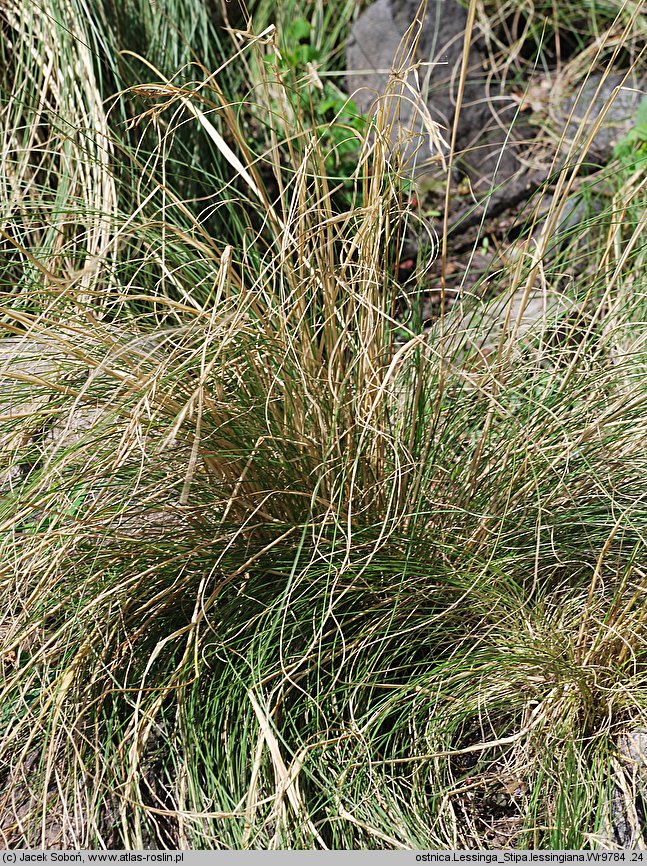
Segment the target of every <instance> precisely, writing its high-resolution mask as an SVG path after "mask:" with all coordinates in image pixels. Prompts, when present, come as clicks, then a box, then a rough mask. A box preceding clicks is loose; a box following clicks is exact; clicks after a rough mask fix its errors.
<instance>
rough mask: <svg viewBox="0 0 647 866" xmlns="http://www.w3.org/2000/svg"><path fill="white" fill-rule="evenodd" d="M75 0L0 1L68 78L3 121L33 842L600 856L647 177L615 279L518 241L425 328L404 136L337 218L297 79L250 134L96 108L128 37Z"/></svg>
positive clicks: (638, 629)
mask: <svg viewBox="0 0 647 866" xmlns="http://www.w3.org/2000/svg"><path fill="white" fill-rule="evenodd" d="M48 4H49V5H47V4H46V6H43V7H42V9H43V14H42V17H38V16H37V17H36V18H35V19H34V21H35V23H33V24H28V22H27V19H26V17H24V18H22V19H21V18H20V14H19V12H18V11H17V9H16V8H14V7H13V6H12V5H11V4H9V3H7V2H5V3H4V4H3V5H2V11H3V15H4V18H5V22H6V24H7V28H6V29H5V30H4V31H3V38H4V40H5V48H4V50H5V51H6V52H8V51H9V47H10V45H9V43H10V42H12V40H13V41H15V40H16V39H17V38H18V37H19V36H20V37H21V38H22V37H24V36H25V35H26V34H28V35H29V37H30V39H31V41H29V40H26V39H22V41H21V44H22V45H23V46H26V47H24V48H23V50H24V51H25V52H28V51H29V50H32V51H33V52H34V56H42V57H46V56H51V57H53V59H52V60H51V62H52V64H53V67H52V70H49V69H48V68H47V67H46V66H44V65H42V64H41V65H37V66H36V67H35V69H34V67H33V65H32V66H30V65H29V64H31V63H32V61H31V60H28V59H24V60H23V59H22V56H18V57H16V58H15V59H14V61H13V65H10V66H9V67H8V72H7V73H6V75H7V76H9V77H10V76H11V75H13V76H14V77H15V79H16V80H23V81H25V82H27V83H26V84H25V87H24V90H23V91H20V95H19V96H16V95H15V93H14V89H13V88H12V87H9V86H8V85H7V82H5V88H4V96H3V122H4V124H5V126H4V130H3V135H4V140H5V141H6V142H8V147H7V150H6V151H5V157H4V159H5V165H6V168H7V171H6V175H5V176H6V177H7V178H8V181H7V185H6V187H5V192H4V194H3V198H2V208H3V212H2V238H3V244H4V247H3V251H2V265H3V275H2V320H1V321H2V328H3V332H4V333H3V335H2V336H3V339H2V341H1V343H0V357H1V359H2V367H1V374H0V375H1V376H2V382H3V386H2V397H1V398H0V442H1V444H2V457H1V459H2V463H1V465H0V471H1V473H2V474H1V476H0V477H1V481H2V500H1V502H0V529H1V533H2V535H1V536H0V550H1V552H2V556H1V558H0V561H1V562H2V563H3V564H2V572H1V581H2V582H1V584H0V585H1V587H2V594H3V599H4V601H5V604H4V611H5V613H4V616H3V620H2V623H1V625H0V629H1V631H0V634H1V636H2V661H3V676H2V681H1V692H2V701H0V706H2V714H3V724H2V726H1V730H0V742H1V749H0V754H2V756H3V757H2V762H1V763H0V774H1V776H2V789H3V791H4V793H3V794H2V795H1V797H0V830H1V831H2V833H3V834H4V839H5V842H6V844H11V845H25V846H27V845H30V846H42V847H53V846H56V845H65V846H69V847H102V846H106V847H109V848H120V847H133V848H141V847H147V846H153V847H183V848H185V847H193V848H281V847H321V848H325V847H327V848H349V849H352V848H359V847H362V848H384V847H389V848H391V847H392V848H411V847H419V848H429V847H459V848H460V847H468V848H469V847H475V846H486V847H487V846H516V847H524V846H532V847H561V848H578V847H587V846H593V845H595V844H597V843H598V842H599V841H600V840H601V839H602V838H603V836H604V834H605V833H608V824H609V820H610V812H611V802H612V798H613V790H614V786H616V785H617V784H618V773H619V772H620V771H619V770H618V766H619V758H618V742H619V737H620V735H621V734H623V733H624V732H626V731H628V730H636V729H637V728H640V727H641V726H642V725H643V724H644V723H645V715H646V706H647V694H646V690H645V678H644V664H645V652H646V643H645V638H646V634H645V603H644V600H643V599H644V595H645V589H646V587H645V581H646V579H647V575H646V574H645V569H644V544H645V532H646V529H647V513H646V511H645V504H644V503H645V484H644V478H645V477H647V475H646V472H645V470H646V468H647V467H646V465H645V464H646V457H645V448H644V436H645V430H646V424H645V421H646V416H645V411H646V407H647V392H646V390H645V384H644V383H645V368H646V363H647V355H646V353H645V331H644V310H645V266H644V265H645V249H644V246H643V244H642V237H643V232H642V229H643V222H644V212H645V211H644V208H642V206H641V202H642V201H643V200H644V166H642V164H640V165H636V166H635V167H632V169H631V170H620V169H618V171H617V172H616V174H615V180H616V187H615V189H614V191H613V195H612V205H611V206H610V207H608V208H607V209H606V210H604V211H603V212H601V213H600V214H599V215H598V217H597V222H596V232H597V233H598V235H597V236H598V237H599V238H600V239H601V240H600V242H599V244H598V245H597V246H596V247H595V249H594V251H593V252H592V254H591V255H595V256H596V258H595V259H591V260H590V266H591V271H590V272H588V273H586V274H583V275H577V274H576V273H574V274H573V276H572V279H570V280H569V281H567V285H566V287H565V288H564V286H563V282H560V280H562V277H563V267H562V265H563V263H564V259H563V258H562V259H559V258H557V259H556V258H554V257H552V258H550V257H549V256H548V255H544V254H545V253H546V252H547V251H548V250H549V249H550V248H551V239H553V240H554V238H553V237H552V236H551V234H550V231H548V230H545V231H544V235H542V238H541V244H543V246H540V247H539V252H538V251H537V247H536V246H533V242H532V239H531V238H530V237H528V238H526V239H525V240H523V238H522V243H520V244H519V248H518V251H517V255H516V256H514V257H512V256H511V257H510V259H509V260H508V261H507V262H506V263H505V266H504V267H502V268H501V267H499V269H498V270H497V271H496V274H495V275H494V274H493V275H491V276H492V278H494V277H496V280H497V281H498V283H497V287H498V290H497V292H496V293H494V294H495V295H496V297H495V300H494V301H491V302H486V301H478V302H472V303H471V304H470V303H468V302H467V300H466V301H465V302H464V303H457V304H456V305H455V306H454V308H453V309H452V310H451V311H443V312H442V315H440V316H439V318H438V320H437V321H436V322H435V323H434V324H433V326H432V327H431V329H428V330H426V331H422V330H420V329H416V328H413V327H412V326H411V327H408V326H407V325H405V324H404V323H403V322H402V321H401V318H400V317H399V316H398V312H397V311H398V309H399V307H398V305H399V303H400V302H401V297H400V296H401V294H402V291H401V288H400V286H399V285H398V283H397V281H396V279H395V272H396V268H395V262H394V255H395V254H394V252H393V251H394V250H397V249H398V247H399V243H400V240H401V233H402V226H403V224H404V222H405V221H406V219H407V214H406V208H405V207H404V206H403V204H402V201H403V196H402V181H401V179H400V177H399V172H398V166H397V165H394V164H393V161H392V160H391V158H390V156H389V147H388V142H389V140H390V132H391V130H390V129H389V128H388V121H387V119H386V115H385V114H384V115H380V114H378V115H377V116H376V117H375V118H374V119H373V120H372V121H371V122H370V124H369V123H367V129H366V131H365V132H364V133H362V134H361V135H358V133H359V130H357V129H355V130H354V131H353V135H354V139H353V141H357V153H356V159H355V161H354V165H353V167H352V170H350V167H349V165H348V164H346V165H345V166H344V172H345V173H344V175H343V195H339V194H338V193H339V185H340V184H342V180H339V179H338V178H337V176H334V175H332V176H331V172H330V158H331V150H330V148H331V147H332V145H331V144H330V142H331V141H333V142H334V141H337V140H338V138H337V137H338V136H340V135H341V131H340V128H339V127H338V126H337V125H335V124H336V120H335V117H337V116H338V114H339V112H338V111H337V110H336V108H335V112H334V114H335V117H332V118H328V117H324V120H323V121H322V119H321V114H320V115H319V117H318V118H317V117H315V118H314V120H313V117H312V114H311V113H310V107H309V103H307V102H306V101H304V100H303V99H300V98H299V99H296V100H295V99H293V100H291V101H289V102H288V106H289V111H290V117H291V120H290V124H291V128H292V129H293V133H292V134H291V135H286V134H285V129H286V124H285V123H284V120H285V117H284V116H282V115H281V114H280V112H279V109H278V107H277V106H279V105H281V104H282V103H281V101H280V99H279V97H280V96H281V88H282V87H285V88H287V87H288V86H289V81H288V82H284V77H285V78H289V76H290V75H291V71H290V70H285V69H281V67H280V64H279V65H277V64H274V66H273V68H272V74H271V75H268V74H267V73H266V74H265V77H264V78H263V79H262V80H261V81H260V83H259V82H258V81H257V82H256V84H257V85H258V86H256V87H255V88H254V89H253V90H252V89H248V93H253V96H248V97H247V99H246V102H245V104H244V105H243V106H238V105H237V104H235V98H234V96H235V92H234V91H233V84H232V85H231V87H232V91H231V92H229V93H228V95H227V91H226V90H225V88H224V87H223V86H221V80H220V79H219V78H218V76H213V75H212V74H211V71H209V73H208V74H204V75H203V77H202V78H200V77H199V75H198V71H202V72H205V70H204V69H201V67H200V66H199V64H197V62H196V61H195V60H191V61H189V65H188V66H186V67H183V71H182V73H180V74H179V75H178V76H175V77H173V76H172V75H171V74H170V73H169V71H168V68H167V67H166V66H164V63H163V58H162V59H160V58H157V59H155V60H152V59H149V60H147V64H140V66H139V67H138V66H136V65H133V66H131V65H128V67H127V68H126V71H125V72H124V67H122V66H120V64H119V63H115V64H114V65H113V66H112V67H111V72H110V74H111V75H112V76H114V78H113V79H111V81H112V82H113V84H116V87H114V90H113V91H112V93H114V92H115V91H116V92H118V93H119V96H118V97H117V98H116V99H117V101H113V102H112V103H106V101H105V98H106V96H107V95H108V94H105V92H104V91H103V90H102V85H101V82H100V77H99V74H98V73H97V72H96V70H97V69H99V70H103V71H102V74H104V75H106V74H107V73H106V72H105V69H106V66H105V56H104V55H103V54H101V53H100V52H99V51H98V49H93V50H94V51H95V53H94V54H93V53H92V52H88V51H87V48H86V46H87V45H88V44H92V45H98V44H99V42H100V40H99V37H98V36H97V33H99V32H101V33H103V32H104V31H103V30H101V31H99V29H98V28H99V25H98V24H97V23H96V21H95V19H94V18H90V16H87V17H84V16H82V15H80V14H78V13H79V11H80V7H79V8H77V7H76V6H74V7H71V6H70V7H67V6H66V7H65V8H63V7H60V8H59V7H58V6H56V5H55V3H54V0H51V3H50V0H48ZM107 8H108V7H107V6H106V9H107ZM106 14H107V12H106ZM167 14H168V17H169V20H170V21H177V19H175V18H173V17H172V16H173V14H174V13H173V10H172V8H171V6H170V5H169V7H168V8H167ZM98 20H99V18H97V21H98ZM192 20H196V19H192ZM200 20H202V19H200ZM51 22H57V25H56V26H57V27H58V28H59V29H60V30H61V31H62V32H64V33H65V34H67V36H66V38H67V40H68V41H67V42H66V52H67V54H63V53H61V54H58V55H56V54H50V55H48V53H47V51H46V50H45V48H46V46H47V45H49V44H50V43H49V42H48V41H47V40H48V39H53V38H54V37H53V35H52V34H53V33H54V30H52V29H51V28H53V26H54V25H53V24H52V23H51ZM263 23H264V24H267V22H263ZM31 26H33V29H32V30H29V27H31ZM205 26H207V25H206V24H205ZM39 27H40V28H41V29H38V28H39ZM75 28H76V29H75ZM84 28H86V29H84ZM92 28H96V29H94V30H93V29H92ZM178 28H179V23H178ZM56 32H57V33H58V30H56ZM114 32H115V30H114V28H111V27H106V28H105V33H106V34H114ZM171 33H177V34H178V35H177V40H178V41H177V44H176V46H175V49H176V51H177V52H180V50H181V49H182V50H184V49H185V48H186V43H187V41H188V39H189V36H188V35H187V31H185V30H181V29H174V28H173V27H170V26H169V29H168V34H171ZM92 34H94V36H93V38H94V40H95V41H94V42H92V40H91V38H90V37H91V35H92ZM107 38H108V37H107V35H106V39H107ZM169 38H170V35H169ZM190 38H191V39H193V38H194V37H193V36H191V37H190ZM235 38H236V39H237V40H238V43H237V49H236V51H237V52H238V53H236V54H233V56H235V57H236V58H241V59H240V61H239V63H237V69H240V68H245V69H250V70H257V71H258V74H259V75H260V74H261V73H262V71H263V70H267V68H268V63H267V62H266V61H267V58H268V56H270V55H271V56H272V57H276V56H277V55H276V50H275V49H276V45H275V42H274V40H275V38H276V33H275V30H274V28H273V27H272V26H271V25H267V26H264V27H263V29H262V30H260V31H259V35H257V36H254V35H252V34H251V32H250V33H248V34H246V35H240V34H239V35H238V36H236V37H235ZM208 41H209V40H204V41H203V43H200V44H201V45H206V44H207V43H208ZM128 50H129V51H133V52H135V53H136V46H130V47H129V49H128ZM165 50H166V51H169V52H170V54H169V56H173V57H174V56H175V55H174V54H173V52H172V51H171V48H170V47H169V46H168V45H167V46H166V48H165ZM178 56H179V55H178ZM184 56H186V55H185V54H182V57H184ZM26 57H27V55H25V58H26ZM63 57H64V58H65V59H66V62H65V63H63V61H62V59H61V58H63ZM83 58H85V59H86V63H87V70H92V75H91V74H90V71H88V72H87V73H86V74H85V75H84V77H83V84H84V87H85V89H82V88H80V87H77V88H76V89H74V88H72V89H69V88H63V87H62V86H60V85H59V84H58V82H59V81H60V80H61V76H63V77H64V76H65V75H68V76H69V79H68V80H69V81H71V82H74V81H76V80H77V77H78V76H79V73H78V71H77V70H78V69H79V64H80V63H81V62H82V60H83ZM133 63H135V60H134V59H133ZM220 65H221V66H222V69H223V70H230V69H231V68H232V64H229V63H227V62H224V63H223V61H222V59H221V60H220ZM28 66H29V68H30V69H32V70H33V72H32V73H31V74H32V76H33V78H29V76H28V74H27V67H28ZM138 68H139V69H141V68H145V69H146V78H145V79H144V78H142V79H141V80H139V81H134V80H133V78H132V75H133V74H134V73H133V69H138ZM213 68H216V67H215V66H214V67H213ZM55 73H56V74H55ZM224 74H225V72H223V75H224ZM227 74H228V72H227ZM232 74H233V73H232ZM255 74H256V73H255ZM92 76H94V77H92ZM8 80H10V79H8ZM223 80H227V81H230V80H229V79H223ZM230 83H231V81H230ZM395 83H397V82H395ZM395 83H394V84H395ZM313 86H314V85H313ZM141 100H146V104H145V105H144V104H143V103H142V102H141ZM314 105H315V103H314V102H313V107H314ZM284 108H285V105H284ZM135 109H136V110H135ZM281 110H284V109H281ZM120 112H122V114H120ZM316 114H317V112H316V110H315V115H316ZM295 115H296V119H295ZM124 116H127V117H128V120H129V123H128V126H127V128H126V127H125V126H124V124H123V120H124ZM259 117H266V118H269V120H267V123H266V125H265V127H264V128H263V130H260V129H258V130H257V131H258V138H257V139H255V141H254V142H251V143H250V142H249V141H248V136H247V133H248V131H249V129H250V126H249V125H247V126H246V124H251V123H253V122H254V121H255V119H256V122H257V121H258V118H259ZM64 125H66V128H70V129H73V130H77V131H80V130H84V132H83V134H81V133H80V132H79V133H78V135H68V136H64V135H62V134H59V133H58V132H57V130H60V129H62V128H63V126H64ZM343 128H344V126H343V124H342V126H341V129H342V130H343ZM326 130H328V131H329V134H323V133H325V132H326ZM137 136H139V139H137ZM255 148H258V149H259V150H260V151H261V152H260V153H259V154H256V152H255ZM182 166H184V169H183V170H180V168H181V167H182ZM171 167H172V169H173V170H171ZM564 171H565V172H567V171H570V172H574V171H576V169H574V168H573V167H572V166H571V167H570V168H569V169H565V170H564ZM567 180H568V178H567ZM567 180H566V181H565V182H564V184H563V187H562V189H563V192H561V193H559V192H558V195H557V197H556V203H555V204H554V208H555V209H557V208H559V206H560V202H563V201H564V200H565V199H566V197H567V196H568V194H569V191H570V187H569V184H568V182H567ZM560 195H561V196H562V198H561V199H560V197H559V196H560ZM555 224H556V221H555ZM545 225H548V226H550V225H551V222H550V219H549V220H548V222H547V223H546V224H545ZM572 249H574V247H572ZM558 285H559V289H560V290H559V297H560V301H559V303H556V304H554V303H552V299H554V297H555V295H556V294H557V290H556V286H558ZM538 293H539V297H540V298H541V299H542V301H543V303H544V305H545V312H544V314H543V315H542V316H540V317H537V318H535V319H534V320H533V322H532V323H531V325H530V326H528V327H522V320H523V309H524V308H525V307H527V306H528V305H529V304H530V303H531V302H534V301H535V300H536V299H537V297H538ZM520 297H521V299H522V303H521V306H520V307H518V308H517V307H515V306H514V303H516V302H517V301H518V299H519V298H520ZM492 303H499V304H501V303H503V304H509V311H510V312H509V315H508V317H507V325H506V326H505V327H503V328H499V329H498V330H497V329H495V328H494V327H493V324H492V322H493V320H492V317H491V310H492ZM517 309H518V310H519V312H518V313H517V312H513V310H517ZM605 827H606V829H605Z"/></svg>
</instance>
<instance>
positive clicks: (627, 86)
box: [347, 0, 647, 226]
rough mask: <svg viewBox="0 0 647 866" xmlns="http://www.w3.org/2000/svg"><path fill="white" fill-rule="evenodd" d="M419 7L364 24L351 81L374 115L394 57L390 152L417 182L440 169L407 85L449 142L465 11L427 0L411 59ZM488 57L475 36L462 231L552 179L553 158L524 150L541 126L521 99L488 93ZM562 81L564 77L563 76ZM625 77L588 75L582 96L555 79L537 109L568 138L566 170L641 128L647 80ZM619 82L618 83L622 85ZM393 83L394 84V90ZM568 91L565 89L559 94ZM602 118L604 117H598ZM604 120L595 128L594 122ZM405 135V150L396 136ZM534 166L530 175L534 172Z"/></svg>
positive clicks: (390, 0) (395, 9)
mask: <svg viewBox="0 0 647 866" xmlns="http://www.w3.org/2000/svg"><path fill="white" fill-rule="evenodd" d="M417 13H418V2H417V0H377V2H376V3H374V4H373V5H372V6H369V7H368V9H367V10H366V11H365V12H364V13H363V14H362V15H361V16H360V17H359V19H358V20H357V22H356V23H355V25H354V27H353V28H352V31H351V36H350V38H349V41H348V45H347V68H348V70H349V75H348V78H347V81H348V86H349V89H350V91H351V92H352V93H353V95H354V97H355V100H356V102H357V104H358V107H359V108H360V110H361V111H362V112H365V113H370V111H371V110H372V109H373V108H374V106H375V104H376V103H379V100H380V99H381V98H382V97H383V95H384V94H385V92H386V90H387V86H388V83H389V73H388V71H389V70H390V69H391V68H392V66H393V64H394V62H395V61H396V58H397V63H396V66H397V67H399V68H400V69H401V70H403V69H404V68H406V66H409V67H410V71H409V72H408V73H405V72H401V83H400V84H399V85H398V86H399V91H398V96H397V98H396V99H395V100H394V108H393V112H394V116H395V117H396V119H397V124H396V132H395V133H394V135H393V136H392V139H393V147H394V149H398V152H399V154H400V156H404V157H405V160H409V161H410V166H409V170H410V171H411V173H412V175H413V176H414V177H418V178H420V177H422V176H426V177H434V176H440V169H439V167H438V164H437V162H430V161H429V160H428V159H426V156H427V154H428V152H427V153H423V151H422V150H420V151H419V153H418V154H417V156H416V158H415V160H414V159H413V155H414V153H415V151H416V148H419V147H420V142H421V136H422V135H423V133H424V129H423V127H424V125H423V124H422V123H421V122H420V120H419V118H417V116H416V109H415V107H414V106H413V105H412V97H411V89H409V88H407V86H406V85H407V83H408V84H409V85H410V86H411V88H413V89H415V88H417V89H418V91H419V93H420V95H421V98H422V99H423V100H424V103H425V105H426V108H427V110H428V112H429V114H430V116H431V118H432V119H433V120H435V121H436V122H438V123H440V124H441V125H442V126H443V127H444V129H445V137H446V138H447V139H449V136H450V131H451V128H452V125H453V123H454V114H455V108H456V98H457V89H458V81H459V77H460V72H461V64H462V62H463V40H464V34H465V29H466V25H467V13H466V11H465V9H464V8H463V7H462V6H461V5H460V4H459V3H458V2H456V0H429V3H428V6H427V11H426V15H425V17H424V19H423V20H422V21H421V22H419V24H418V26H417V32H415V34H414V31H416V28H414V29H413V30H412V31H411V32H410V34H409V36H410V40H409V41H410V42H411V41H412V38H411V37H413V36H414V35H415V37H416V38H413V41H412V45H413V47H412V49H411V51H410V53H409V56H406V54H405V52H404V51H403V49H402V40H403V38H404V36H405V34H406V33H407V30H408V28H410V27H411V25H412V22H414V21H416V20H417V18H416V16H417ZM484 57H485V55H484V51H483V50H482V48H481V45H480V42H479V36H478V33H476V34H475V36H474V39H473V41H472V45H471V49H470V55H469V69H468V71H467V77H466V84H465V91H464V94H463V100H462V107H461V112H460V116H459V119H458V123H457V139H456V153H455V170H456V171H455V173H456V177H455V180H458V179H459V178H460V177H467V179H468V180H469V185H470V189H471V191H472V196H471V198H472V202H471V204H470V203H468V205H467V206H466V207H463V212H462V213H459V214H458V218H459V219H460V220H461V222H463V224H464V225H465V226H467V225H470V224H473V223H474V222H476V221H478V220H479V219H480V218H481V217H482V215H483V213H484V211H485V209H486V208H487V211H488V214H489V215H490V216H493V215H495V214H496V213H498V212H500V211H502V210H504V209H506V208H508V207H511V206H513V205H515V204H517V203H518V202H520V201H522V200H523V199H524V198H525V197H527V196H529V195H530V194H531V193H532V192H533V191H534V190H535V189H537V188H538V187H539V186H540V185H541V184H542V183H543V182H544V181H545V180H546V178H547V176H548V173H549V171H550V166H551V162H552V154H549V153H548V152H547V153H546V159H544V160H542V159H541V158H539V159H538V158H537V156H536V155H535V156H533V157H532V159H530V160H528V159H526V156H527V154H526V151H527V150H528V149H529V148H530V146H532V143H533V141H534V140H535V139H536V137H537V131H538V127H537V126H531V125H530V123H528V122H526V121H525V119H522V117H523V116H519V115H518V114H517V111H518V101H516V100H513V99H512V97H511V96H510V95H508V94H507V93H506V92H505V90H504V89H503V88H502V89H501V90H500V91H499V92H497V91H496V83H495V82H493V83H492V85H491V87H490V89H489V90H487V89H486V74H485V69H484ZM564 80H565V79H564ZM623 80H624V76H623V74H622V73H612V74H610V75H608V76H607V78H606V79H605V80H604V81H603V76H602V74H596V75H592V76H590V77H589V79H588V80H587V81H586V82H585V83H584V85H583V87H582V88H581V93H580V95H579V98H578V93H577V91H576V92H575V93H573V88H572V85H571V84H570V79H569V87H568V92H565V88H564V85H563V84H562V83H561V81H560V80H559V79H558V81H557V83H556V84H555V86H554V87H553V89H552V91H551V92H550V94H549V95H548V93H547V94H546V96H547V97H548V98H547V99H546V103H545V106H544V107H543V108H542V109H541V110H540V113H541V115H542V124H543V125H544V126H545V125H546V124H547V125H549V126H552V127H553V130H552V131H553V135H554V136H555V137H559V136H562V134H563V144H562V148H561V157H562V160H561V162H562V165H563V164H565V162H566V161H570V160H572V159H573V158H574V157H575V156H577V155H578V151H579V154H581V152H582V148H583V147H586V148H587V159H589V160H590V161H592V162H594V163H598V164H604V163H606V162H608V161H609V159H610V157H611V156H612V152H613V147H614V145H615V144H616V143H617V141H618V140H619V139H621V138H622V137H623V136H624V135H625V134H626V133H627V131H628V130H629V129H631V127H632V126H633V124H634V122H635V116H636V111H637V108H638V105H639V104H640V101H641V99H642V98H643V96H644V90H645V87H646V86H647V79H646V78H645V77H644V76H643V77H642V79H638V77H634V78H633V79H632V80H630V81H626V82H625V83H624V84H622V82H623ZM621 85H622V86H621ZM391 86H393V82H392V83H391ZM562 88H564V89H562ZM602 111H604V112H605V113H604V116H603V117H602V118H600V113H601V112H602ZM598 120H600V125H599V128H597V126H596V125H597V122H598ZM405 129H406V130H408V138H406V136H405V138H406V141H405V143H404V144H403V139H402V136H400V137H399V136H398V131H399V132H402V130H405ZM530 165H532V166H533V167H532V168H530V167H529V166H530Z"/></svg>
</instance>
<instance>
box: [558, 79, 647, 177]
mask: <svg viewBox="0 0 647 866" xmlns="http://www.w3.org/2000/svg"><path fill="white" fill-rule="evenodd" d="M645 90H647V77H645V76H643V77H641V78H636V77H633V78H630V79H629V80H628V81H625V76H624V75H623V74H622V73H620V72H614V73H611V74H609V75H608V76H607V77H606V79H604V81H603V75H602V73H596V74H595V75H591V76H589V78H588V79H587V80H586V81H585V82H584V83H583V84H582V85H581V87H578V88H577V89H576V91H575V92H574V93H569V94H568V95H566V96H565V97H563V98H560V93H559V89H558V88H555V89H554V90H553V93H552V99H551V102H552V103H553V108H552V110H550V115H551V120H552V124H553V126H554V131H555V132H556V133H557V134H561V132H562V131H563V132H564V140H563V143H562V147H561V153H562V156H563V157H564V158H568V157H569V156H570V157H571V158H573V157H574V156H575V155H579V154H580V153H581V151H582V149H583V148H584V147H586V148H587V154H586V158H587V160H590V161H591V162H594V163H597V164H599V165H604V164H605V163H607V162H608V161H609V160H610V159H611V157H612V155H613V148H614V147H615V145H616V144H617V143H618V142H619V141H620V140H621V139H622V138H624V136H625V135H626V134H627V133H628V132H629V130H630V129H631V128H632V127H633V126H634V124H635V118H636V112H637V110H638V106H639V105H640V102H641V100H642V99H643V98H644V96H645ZM603 111H604V115H603V116H602V118H600V115H601V112H603ZM598 120H599V121H600V124H599V128H596V127H597V125H598Z"/></svg>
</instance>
